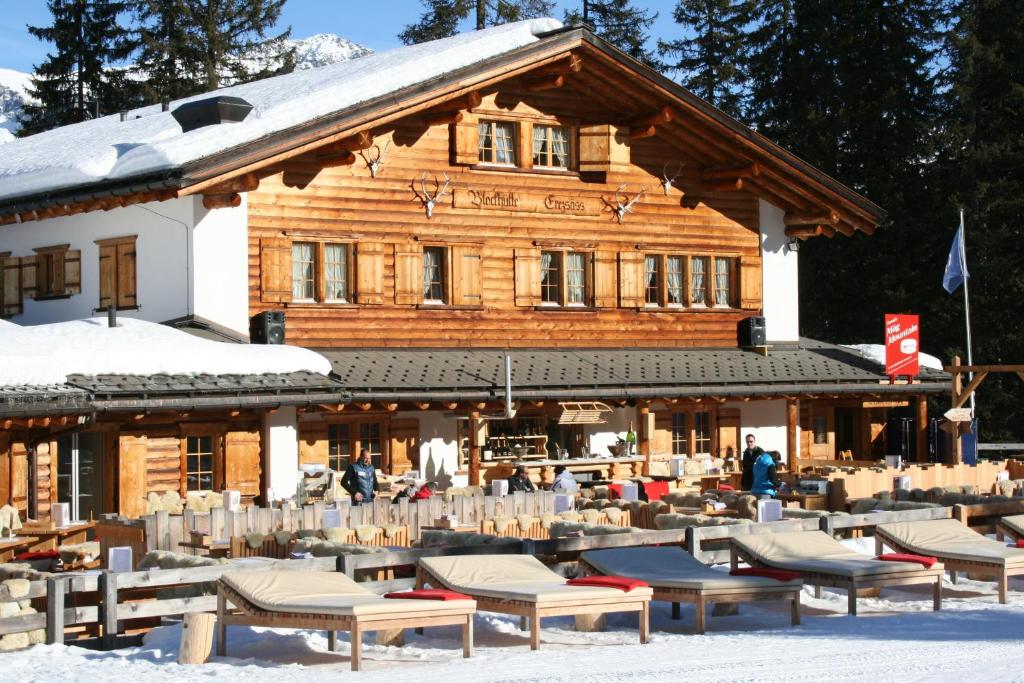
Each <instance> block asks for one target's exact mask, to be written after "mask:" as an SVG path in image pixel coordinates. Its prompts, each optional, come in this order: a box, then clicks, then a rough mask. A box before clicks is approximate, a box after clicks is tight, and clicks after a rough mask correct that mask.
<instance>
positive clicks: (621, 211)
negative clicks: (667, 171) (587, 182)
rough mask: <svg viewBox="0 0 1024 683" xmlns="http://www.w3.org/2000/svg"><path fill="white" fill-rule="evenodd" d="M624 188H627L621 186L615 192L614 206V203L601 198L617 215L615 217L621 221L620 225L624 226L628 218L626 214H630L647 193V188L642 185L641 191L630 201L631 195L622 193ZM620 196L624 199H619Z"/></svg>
mask: <svg viewBox="0 0 1024 683" xmlns="http://www.w3.org/2000/svg"><path fill="white" fill-rule="evenodd" d="M624 187H626V186H625V185H619V187H618V188H617V189H616V190H615V197H614V200H615V204H614V205H612V203H611V202H610V201H608V200H607V199H605V198H604V197H601V200H602V201H603V202H604V203H605V204H606V205H607V206H608V208H609V209H611V210H612V213H613V214H615V217H616V218H618V219H619V225H622V221H623V219H624V218H625V217H626V214H627V213H630V212H631V211H632V210H633V205H634V204H636V203H637V201H638V200H639V199H640V197H642V196H643V194H644V192H646V191H647V188H646V187H644V186H643V185H641V186H640V191H639V192H637V193H636V194H635V195H634V196H633V198H632V199H630V198H629V195H628V194H626V193H625V192H623V191H622V188H624ZM619 195H621V196H622V199H619Z"/></svg>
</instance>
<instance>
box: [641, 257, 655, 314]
mask: <svg viewBox="0 0 1024 683" xmlns="http://www.w3.org/2000/svg"><path fill="white" fill-rule="evenodd" d="M644 297H645V299H644V300H645V301H646V302H647V303H649V304H656V303H658V257H657V256H645V257H644Z"/></svg>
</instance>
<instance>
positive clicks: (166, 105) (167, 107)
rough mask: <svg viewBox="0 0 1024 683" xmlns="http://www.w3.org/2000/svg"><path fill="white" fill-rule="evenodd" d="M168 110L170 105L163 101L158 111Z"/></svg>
mask: <svg viewBox="0 0 1024 683" xmlns="http://www.w3.org/2000/svg"><path fill="white" fill-rule="evenodd" d="M170 110H171V103H170V102H167V101H164V102H161V103H160V111H170Z"/></svg>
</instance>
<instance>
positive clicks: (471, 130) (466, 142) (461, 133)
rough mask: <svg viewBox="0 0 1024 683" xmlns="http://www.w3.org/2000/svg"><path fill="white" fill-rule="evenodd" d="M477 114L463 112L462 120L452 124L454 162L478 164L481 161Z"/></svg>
mask: <svg viewBox="0 0 1024 683" xmlns="http://www.w3.org/2000/svg"><path fill="white" fill-rule="evenodd" d="M477 123H478V120H477V116H476V114H468V113H463V116H462V120H461V121H459V122H458V123H453V124H451V126H450V127H449V128H450V134H451V140H452V163H453V164H469V165H472V164H476V163H478V162H479V161H480V140H479V137H478V136H479V132H478V130H477Z"/></svg>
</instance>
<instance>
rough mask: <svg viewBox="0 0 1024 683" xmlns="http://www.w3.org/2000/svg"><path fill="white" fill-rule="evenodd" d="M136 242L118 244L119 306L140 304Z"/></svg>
mask: <svg viewBox="0 0 1024 683" xmlns="http://www.w3.org/2000/svg"><path fill="white" fill-rule="evenodd" d="M135 263H136V259H135V242H134V241H132V242H125V243H122V244H118V245H117V307H118V308H135V307H136V306H138V305H139V303H138V299H137V298H136V279H135Z"/></svg>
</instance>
